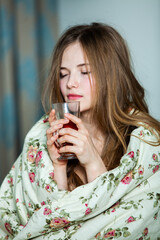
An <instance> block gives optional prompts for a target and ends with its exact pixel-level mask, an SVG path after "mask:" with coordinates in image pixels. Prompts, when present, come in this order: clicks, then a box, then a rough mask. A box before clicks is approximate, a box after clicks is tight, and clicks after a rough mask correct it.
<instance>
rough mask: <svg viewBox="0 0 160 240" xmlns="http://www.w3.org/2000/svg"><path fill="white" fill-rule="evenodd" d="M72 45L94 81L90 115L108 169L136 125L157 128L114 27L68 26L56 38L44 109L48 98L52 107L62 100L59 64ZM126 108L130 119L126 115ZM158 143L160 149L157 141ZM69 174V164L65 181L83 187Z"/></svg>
mask: <svg viewBox="0 0 160 240" xmlns="http://www.w3.org/2000/svg"><path fill="white" fill-rule="evenodd" d="M76 41H78V42H79V43H80V44H81V46H82V49H83V51H84V54H85V56H86V58H87V59H88V61H89V63H90V65H91V71H92V74H93V76H94V79H95V95H94V99H93V108H92V114H91V116H92V118H93V116H94V121H96V122H95V124H96V125H97V127H98V129H100V130H101V131H103V133H104V134H105V136H106V140H105V144H104V147H103V151H102V156H101V157H102V159H103V161H104V163H105V165H106V167H107V169H108V170H110V169H113V168H115V167H116V166H118V164H119V161H120V158H121V157H122V155H123V154H124V153H125V152H126V149H127V145H128V142H129V136H130V133H131V132H132V130H133V129H134V128H136V127H138V126H140V122H141V123H145V124H146V126H150V127H152V128H154V129H156V130H157V132H158V134H160V123H159V122H158V121H157V120H156V119H154V118H152V117H151V116H150V115H149V113H148V107H147V104H146V102H145V98H144V97H145V95H144V89H143V87H142V86H141V85H140V83H139V82H138V81H137V79H136V77H135V75H134V73H133V70H132V66H131V61H130V55H129V51H128V48H127V44H126V43H125V40H124V39H123V38H122V36H121V35H120V34H119V33H118V32H117V31H116V30H115V29H114V28H113V27H111V26H108V25H106V24H102V23H92V24H89V25H87V24H86V25H77V26H73V27H71V28H69V29H68V30H67V31H66V32H65V33H64V34H63V35H62V37H61V38H60V39H59V41H58V42H57V45H56V46H55V50H54V53H53V59H52V63H51V70H50V74H49V77H48V80H47V84H46V87H45V91H44V95H43V97H44V98H43V103H44V104H45V103H46V102H45V101H44V99H47V100H48V101H47V104H48V106H49V108H51V104H52V103H53V102H63V101H64V100H63V97H62V95H61V92H60V88H59V76H60V66H61V60H62V55H63V52H64V50H65V49H66V48H67V47H68V46H69V45H70V44H72V43H75V42H76ZM130 108H132V109H133V112H132V114H129V112H128V111H129V109H130ZM157 143H158V144H160V139H159V138H157ZM77 164H79V163H78V161H77V162H76V165H77ZM74 169H75V166H74V164H73V163H70V166H68V181H69V183H70V184H73V185H75V186H78V185H80V184H82V183H81V181H80V179H79V178H78V177H77V176H76V174H75V172H74ZM71 172H72V174H71ZM73 174H74V175H73ZM73 176H74V177H73ZM71 179H72V181H71Z"/></svg>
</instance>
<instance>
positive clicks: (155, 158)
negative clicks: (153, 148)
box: [152, 153, 158, 161]
mask: <svg viewBox="0 0 160 240" xmlns="http://www.w3.org/2000/svg"><path fill="white" fill-rule="evenodd" d="M152 158H153V160H154V161H157V159H158V156H157V154H155V153H154V154H153V155H152Z"/></svg>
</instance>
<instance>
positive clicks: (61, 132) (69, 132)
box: [59, 128, 82, 138]
mask: <svg viewBox="0 0 160 240" xmlns="http://www.w3.org/2000/svg"><path fill="white" fill-rule="evenodd" d="M65 134H67V135H71V136H74V137H77V138H80V137H81V135H82V134H81V133H79V132H78V131H77V130H75V129H73V128H61V129H60V130H59V135H61V136H63V135H65Z"/></svg>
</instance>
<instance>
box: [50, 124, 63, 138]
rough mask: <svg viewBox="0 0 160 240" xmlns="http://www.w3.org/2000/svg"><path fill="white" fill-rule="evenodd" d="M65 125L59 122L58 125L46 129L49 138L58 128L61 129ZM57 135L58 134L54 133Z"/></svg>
mask: <svg viewBox="0 0 160 240" xmlns="http://www.w3.org/2000/svg"><path fill="white" fill-rule="evenodd" d="M62 127H63V124H58V125H54V126H53V127H50V128H48V129H47V131H46V136H47V139H50V138H51V137H52V136H53V134H54V133H56V131H57V130H59V129H61V128H62ZM54 135H56V134H54Z"/></svg>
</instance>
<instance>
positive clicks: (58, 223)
mask: <svg viewBox="0 0 160 240" xmlns="http://www.w3.org/2000/svg"><path fill="white" fill-rule="evenodd" d="M69 223H70V222H69V221H68V220H67V219H65V218H63V217H62V218H58V217H57V218H54V219H52V220H51V222H50V227H51V228H61V227H64V226H66V225H68V224H69Z"/></svg>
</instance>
